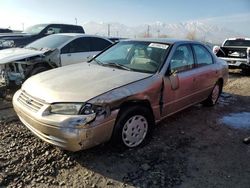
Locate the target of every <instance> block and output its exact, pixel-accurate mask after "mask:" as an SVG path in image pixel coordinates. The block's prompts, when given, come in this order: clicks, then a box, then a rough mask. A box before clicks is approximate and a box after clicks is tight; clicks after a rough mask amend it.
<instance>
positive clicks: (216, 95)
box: [203, 82, 222, 106]
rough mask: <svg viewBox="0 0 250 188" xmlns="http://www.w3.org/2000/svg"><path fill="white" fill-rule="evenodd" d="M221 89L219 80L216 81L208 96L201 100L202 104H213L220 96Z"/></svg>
mask: <svg viewBox="0 0 250 188" xmlns="http://www.w3.org/2000/svg"><path fill="white" fill-rule="evenodd" d="M221 90H222V84H221V83H220V82H216V84H215V86H214V88H213V90H212V92H211V93H210V95H209V96H208V98H207V99H206V100H205V101H203V105H204V106H214V105H215V104H216V103H217V101H218V99H219V97H220V94H221Z"/></svg>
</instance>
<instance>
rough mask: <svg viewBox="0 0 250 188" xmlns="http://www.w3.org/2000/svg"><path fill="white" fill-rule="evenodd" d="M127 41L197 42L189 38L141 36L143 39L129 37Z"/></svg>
mask: <svg viewBox="0 0 250 188" xmlns="http://www.w3.org/2000/svg"><path fill="white" fill-rule="evenodd" d="M125 41H142V42H143V41H145V42H156V43H166V44H174V43H177V42H196V41H192V40H188V39H174V38H141V39H127V40H125Z"/></svg>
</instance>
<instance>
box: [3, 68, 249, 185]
mask: <svg viewBox="0 0 250 188" xmlns="http://www.w3.org/2000/svg"><path fill="white" fill-rule="evenodd" d="M249 82H250V77H249V76H242V75H240V74H239V73H237V72H232V73H231V75H230V80H229V83H228V85H227V86H226V87H225V89H224V93H223V95H222V97H221V98H220V100H219V103H218V105H217V106H215V107H213V108H205V107H202V106H201V105H196V106H193V107H190V108H188V109H186V110H184V111H182V112H180V113H178V114H176V115H174V116H172V117H170V118H167V119H166V120H164V121H163V122H161V123H160V124H159V125H158V126H157V127H156V129H155V131H154V133H153V137H152V139H151V141H150V143H148V144H147V145H145V146H144V147H142V148H138V149H133V150H126V151H118V150H115V149H113V148H112V147H111V146H110V144H109V143H107V144H103V145H100V146H97V147H95V148H92V149H89V150H85V151H80V152H75V153H71V152H67V151H63V150H60V149H59V148H57V147H54V146H51V145H49V144H47V143H45V142H43V141H41V140H40V139H38V138H36V137H35V136H33V135H32V133H31V132H30V131H28V130H27V129H26V127H25V126H24V125H22V123H21V122H20V121H19V120H18V119H17V117H16V116H15V113H14V111H13V109H12V107H11V104H10V102H6V101H0V140H1V142H0V187H249V185H250V163H249V158H250V145H246V144H244V143H243V142H242V140H243V138H245V137H247V136H250V124H249V128H248V127H247V128H244V129H243V128H240V127H239V128H237V129H236V128H234V127H230V126H229V125H226V124H225V123H224V122H223V121H222V119H223V117H225V116H230V114H233V113H234V114H235V113H243V114H244V113H245V112H250V106H249V104H250V84H249ZM245 114H247V113H245ZM248 118H249V119H248ZM246 119H247V122H250V117H246ZM248 120H249V121H248Z"/></svg>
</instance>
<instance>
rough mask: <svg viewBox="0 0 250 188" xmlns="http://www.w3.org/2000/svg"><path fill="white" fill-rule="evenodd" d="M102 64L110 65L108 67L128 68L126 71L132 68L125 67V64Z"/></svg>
mask: <svg viewBox="0 0 250 188" xmlns="http://www.w3.org/2000/svg"><path fill="white" fill-rule="evenodd" d="M103 66H110V67H115V68H118V69H123V70H128V71H131V70H132V69H131V68H129V67H126V66H124V65H121V64H118V63H105V64H103Z"/></svg>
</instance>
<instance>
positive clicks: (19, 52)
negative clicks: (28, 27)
mask: <svg viewBox="0 0 250 188" xmlns="http://www.w3.org/2000/svg"><path fill="white" fill-rule="evenodd" d="M42 54H44V51H38V50H32V49H26V48H8V49H4V50H0V64H5V63H10V62H13V61H18V60H22V59H24V58H28V57H33V56H38V55H42Z"/></svg>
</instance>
